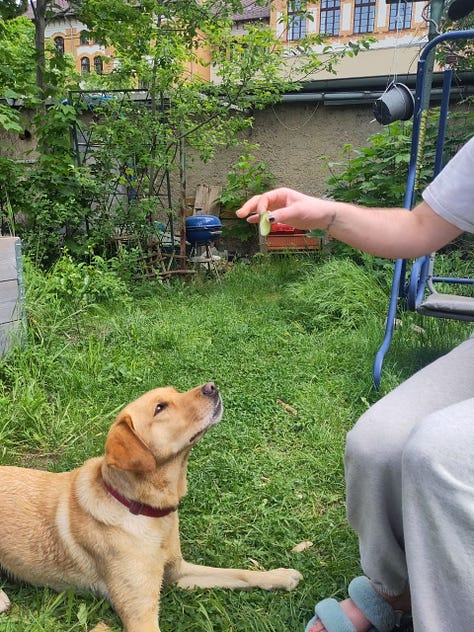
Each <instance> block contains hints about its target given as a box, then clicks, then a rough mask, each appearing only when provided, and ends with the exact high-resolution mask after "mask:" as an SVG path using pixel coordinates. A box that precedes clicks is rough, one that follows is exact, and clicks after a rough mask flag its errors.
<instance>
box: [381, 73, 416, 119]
mask: <svg viewBox="0 0 474 632" xmlns="http://www.w3.org/2000/svg"><path fill="white" fill-rule="evenodd" d="M414 109H415V99H414V98H413V95H412V93H411V91H410V89H409V88H407V86H406V85H404V84H403V83H393V84H392V85H391V86H390V87H389V88H388V89H387V90H386V91H385V92H384V93H383V94H382V96H381V97H379V98H378V99H377V100H376V101H375V103H374V116H375V120H376V121H378V122H379V123H381V124H382V125H387V124H388V123H393V122H394V121H408V119H410V118H411V117H412V116H413V111H414Z"/></svg>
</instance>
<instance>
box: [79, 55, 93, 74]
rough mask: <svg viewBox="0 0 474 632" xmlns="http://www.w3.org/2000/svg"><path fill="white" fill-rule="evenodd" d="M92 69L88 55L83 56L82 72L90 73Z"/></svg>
mask: <svg viewBox="0 0 474 632" xmlns="http://www.w3.org/2000/svg"><path fill="white" fill-rule="evenodd" d="M90 71H91V62H90V59H89V58H88V57H83V58H82V59H81V73H82V74H83V75H88V74H89V73H90Z"/></svg>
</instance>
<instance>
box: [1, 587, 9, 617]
mask: <svg viewBox="0 0 474 632" xmlns="http://www.w3.org/2000/svg"><path fill="white" fill-rule="evenodd" d="M9 607H10V599H8V596H7V593H5V592H3V590H0V612H6V611H7V610H8V608H9Z"/></svg>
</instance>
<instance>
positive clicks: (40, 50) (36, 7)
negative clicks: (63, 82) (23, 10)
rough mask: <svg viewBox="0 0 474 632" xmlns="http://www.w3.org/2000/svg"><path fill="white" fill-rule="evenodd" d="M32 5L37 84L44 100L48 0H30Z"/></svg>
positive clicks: (40, 95)
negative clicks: (34, 0) (45, 35)
mask: <svg viewBox="0 0 474 632" xmlns="http://www.w3.org/2000/svg"><path fill="white" fill-rule="evenodd" d="M30 4H31V7H32V9H33V14H34V18H33V22H34V25H35V49H36V85H37V86H38V90H39V97H40V99H41V100H42V101H43V100H44V66H45V53H44V40H45V37H44V33H45V30H46V7H47V5H48V0H37V1H36V3H33V1H32V0H30Z"/></svg>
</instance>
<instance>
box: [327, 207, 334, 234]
mask: <svg viewBox="0 0 474 632" xmlns="http://www.w3.org/2000/svg"><path fill="white" fill-rule="evenodd" d="M335 221H336V211H334V213H333V214H332V217H331V219H330V220H329V222H328V225H327V226H326V228H325V229H324V230H325V231H326V232H327V233H328V232H329V229H330V228H331V227H332V226H333V224H334V222H335Z"/></svg>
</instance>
